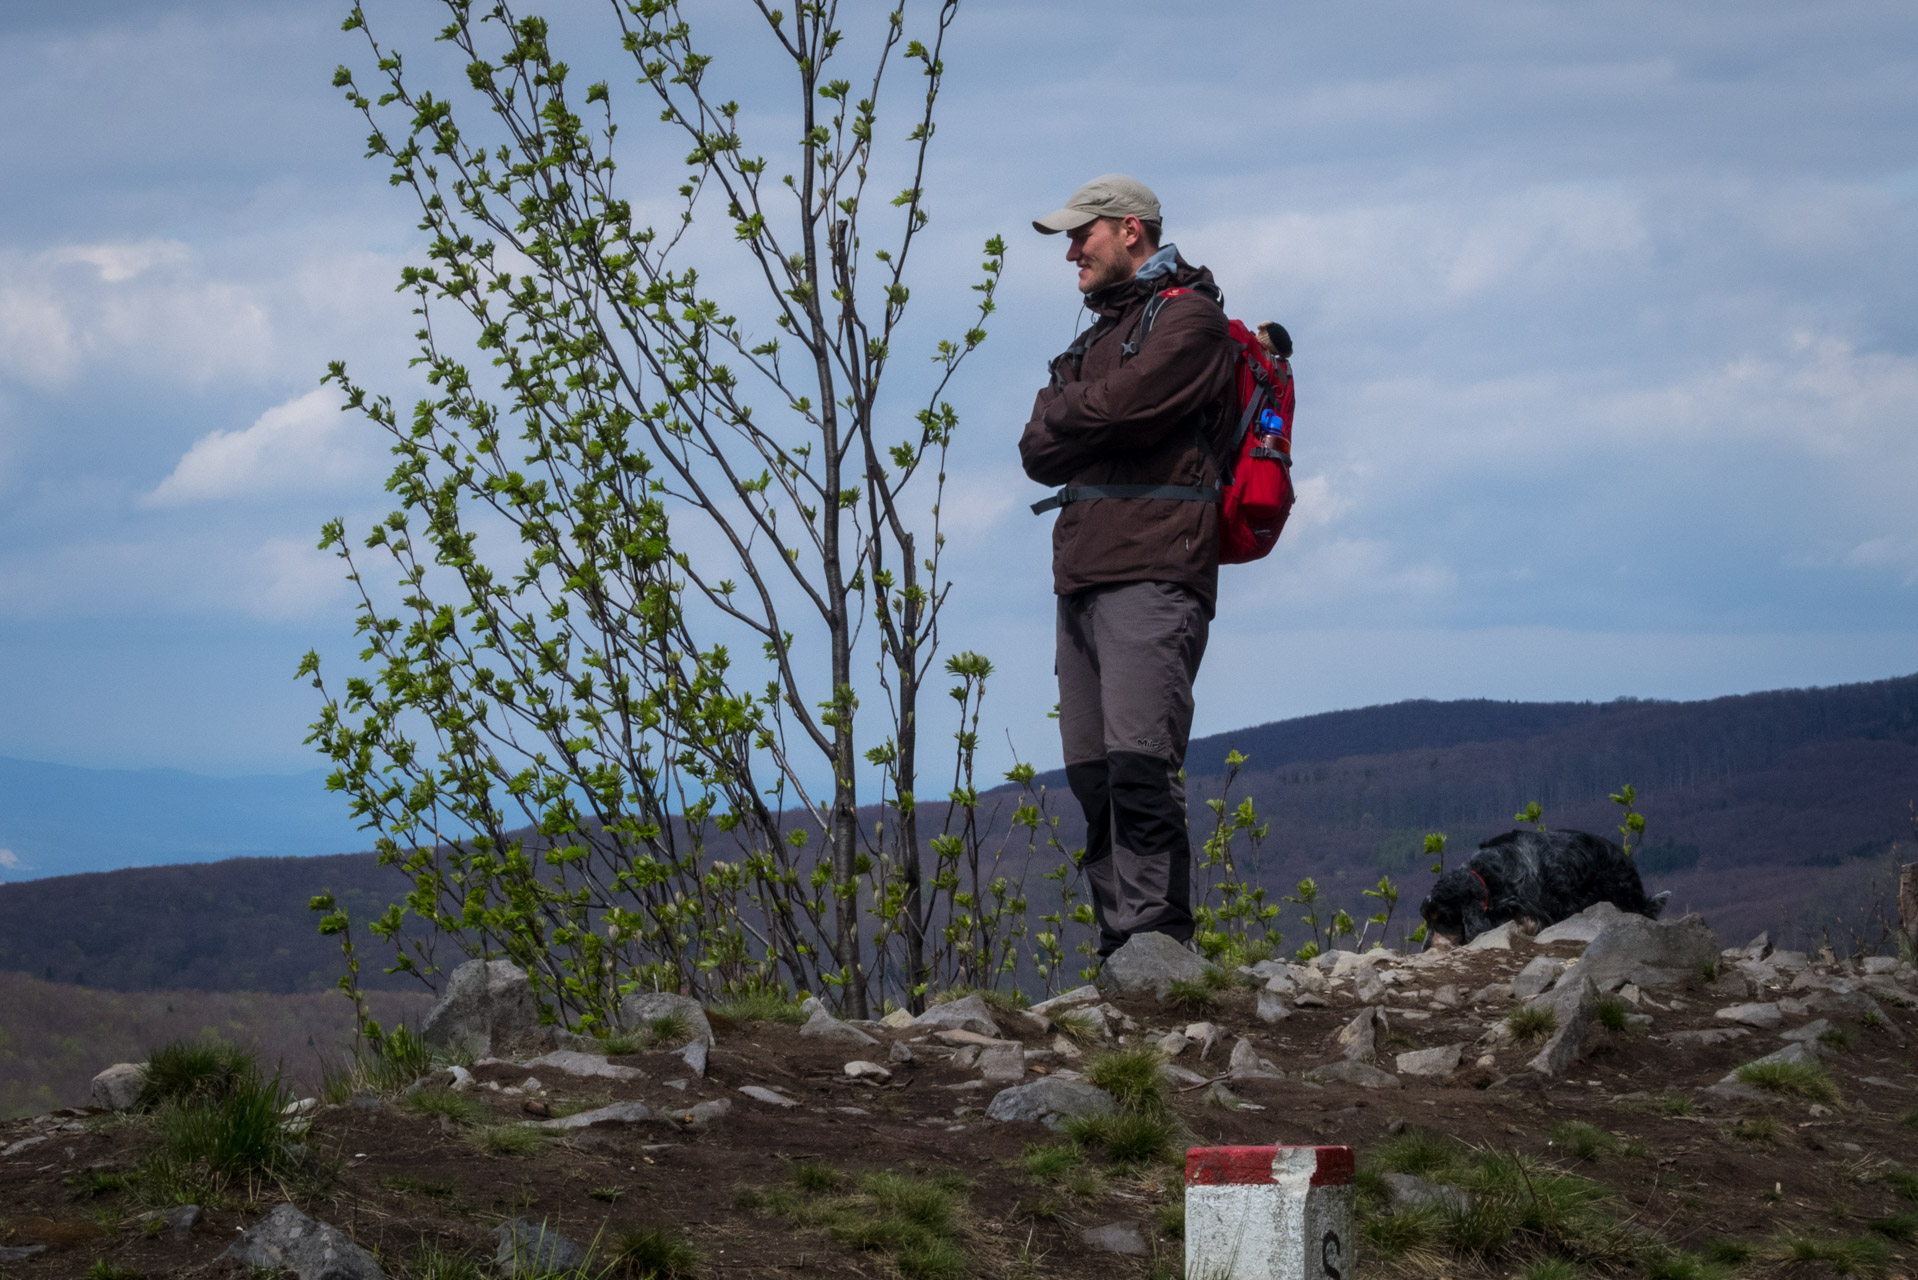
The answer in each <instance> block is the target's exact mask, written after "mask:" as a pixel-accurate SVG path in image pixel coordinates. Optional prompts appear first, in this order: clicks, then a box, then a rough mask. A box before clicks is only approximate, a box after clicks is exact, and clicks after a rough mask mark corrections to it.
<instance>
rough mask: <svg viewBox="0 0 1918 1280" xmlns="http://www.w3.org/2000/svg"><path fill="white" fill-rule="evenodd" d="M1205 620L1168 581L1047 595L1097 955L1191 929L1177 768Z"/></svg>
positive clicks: (1196, 604)
mask: <svg viewBox="0 0 1918 1280" xmlns="http://www.w3.org/2000/svg"><path fill="white" fill-rule="evenodd" d="M1210 623H1211V618H1210V616H1209V615H1208V611H1207V610H1206V608H1205V606H1204V604H1203V603H1201V602H1200V600H1199V598H1198V597H1197V596H1195V595H1193V594H1192V593H1191V592H1189V591H1187V590H1186V589H1185V588H1183V587H1179V586H1175V585H1173V584H1171V583H1168V582H1128V583H1123V584H1120V585H1118V586H1111V587H1093V588H1091V589H1089V590H1086V591H1079V592H1075V593H1073V594H1072V595H1069V596H1060V597H1059V636H1058V645H1059V648H1058V673H1059V736H1060V737H1061V739H1063V741H1064V746H1065V759H1066V783H1067V785H1069V786H1070V787H1071V788H1072V794H1073V795H1074V796H1075V797H1076V798H1077V799H1078V801H1079V807H1080V808H1081V809H1083V810H1084V811H1085V816H1086V852H1085V858H1084V859H1083V860H1082V861H1081V863H1080V866H1081V867H1082V868H1084V870H1085V874H1086V880H1087V883H1089V884H1090V885H1091V888H1092V910H1093V913H1094V915H1095V916H1096V917H1097V918H1098V923H1099V954H1100V955H1101V956H1107V955H1111V954H1112V953H1113V952H1114V951H1116V950H1118V948H1119V946H1120V945H1121V944H1122V943H1124V942H1125V940H1126V939H1127V938H1129V937H1130V936H1132V935H1133V934H1135V933H1164V934H1169V935H1170V936H1172V937H1174V938H1176V939H1178V940H1179V941H1180V942H1184V941H1186V940H1187V939H1189V938H1190V937H1191V936H1192V901H1191V898H1192V891H1191V880H1192V844H1191V841H1190V839H1189V838H1188V836H1187V834H1186V815H1185V787H1184V784H1183V783H1181V782H1180V780H1179V770H1180V768H1181V767H1182V766H1183V765H1184V764H1185V748H1186V742H1187V740H1188V739H1189V738H1190V737H1191V735H1192V681H1193V678H1194V677H1195V676H1197V675H1198V674H1199V660H1200V659H1201V658H1203V657H1204V656H1205V639H1206V632H1207V629H1208V627H1209V626H1210Z"/></svg>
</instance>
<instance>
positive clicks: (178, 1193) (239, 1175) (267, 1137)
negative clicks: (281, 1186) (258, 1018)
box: [139, 1055, 296, 1203]
mask: <svg viewBox="0 0 1918 1280" xmlns="http://www.w3.org/2000/svg"><path fill="white" fill-rule="evenodd" d="M202 1061H205V1060H204V1059H203V1060H202ZM217 1067H218V1069H217V1071H215V1072H209V1073H202V1074H200V1075H199V1076H198V1078H197V1082H195V1083H186V1084H184V1085H182V1083H181V1082H182V1081H185V1080H188V1079H191V1077H190V1076H189V1075H188V1073H186V1072H185V1071H182V1072H181V1073H180V1074H178V1075H174V1076H172V1077H170V1084H171V1085H172V1086H177V1087H176V1088H175V1091H173V1092H171V1093H169V1095H168V1097H167V1100H166V1101H164V1102H162V1103H161V1104H160V1105H159V1107H158V1109H157V1110H156V1111H155V1112H154V1116H153V1136H152V1141H151V1145H150V1147H149V1150H148V1153H147V1159H146V1162H145V1164H144V1165H142V1167H141V1170H140V1174H139V1181H140V1183H141V1189H142V1191H143V1192H144V1193H146V1194H149V1195H154V1196H157V1197H159V1198H162V1199H165V1198H167V1197H176V1198H177V1197H185V1198H186V1199H193V1198H196V1197H205V1198H208V1199H215V1200H217V1199H221V1198H222V1197H223V1196H224V1195H225V1194H226V1193H227V1192H228V1191H229V1190H236V1191H240V1192H243V1193H246V1192H250V1191H251V1190H252V1189H253V1188H255V1187H257V1186H259V1185H260V1184H261V1183H262V1182H264V1181H265V1180H267V1179H269V1178H275V1177H279V1176H281V1175H285V1174H288V1173H290V1172H291V1171H292V1170H293V1167H294V1165H295V1163H296V1162H295V1160H294V1156H293V1152H292V1151H291V1149H290V1147H289V1144H288V1142H287V1134H286V1128H285V1117H284V1116H283V1115H282V1113H281V1112H282V1108H284V1107H285V1106H286V1102H287V1092H286V1090H285V1089H284V1088H283V1087H282V1086H281V1084H280V1079H279V1077H278V1076H274V1077H273V1078H271V1079H268V1078H267V1077H266V1076H264V1075H263V1074H262V1073H261V1072H260V1069H259V1066H258V1064H256V1063H255V1062H254V1061H253V1059H252V1058H251V1056H246V1057H243V1058H241V1059H237V1060H236V1059H233V1058H231V1057H228V1056H224V1055H222V1056H220V1057H219V1058H218V1059H217ZM163 1079H168V1077H163ZM181 1202H182V1203H184V1202H185V1201H184V1200H182V1201H181Z"/></svg>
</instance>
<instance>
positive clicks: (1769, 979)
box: [1732, 960, 1783, 991]
mask: <svg viewBox="0 0 1918 1280" xmlns="http://www.w3.org/2000/svg"><path fill="white" fill-rule="evenodd" d="M1732 968H1733V970H1734V971H1736V972H1737V974H1738V976H1739V977H1741V978H1743V979H1744V980H1745V981H1746V982H1749V983H1750V984H1751V985H1752V989H1753V990H1754V991H1763V990H1764V989H1765V988H1766V987H1776V986H1780V985H1782V984H1783V979H1782V978H1780V977H1779V976H1778V970H1776V969H1774V968H1772V967H1771V966H1770V965H1769V964H1767V963H1765V962H1764V961H1763V960H1740V961H1738V962H1737V963H1736V964H1734V965H1733V966H1732Z"/></svg>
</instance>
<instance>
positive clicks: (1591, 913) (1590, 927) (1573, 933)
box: [1532, 902, 1624, 947]
mask: <svg viewBox="0 0 1918 1280" xmlns="http://www.w3.org/2000/svg"><path fill="white" fill-rule="evenodd" d="M1623 914H1624V912H1622V911H1620V910H1619V909H1618V908H1617V907H1616V906H1614V905H1612V904H1611V903H1609V902H1595V903H1593V904H1592V905H1591V906H1589V907H1587V908H1585V909H1584V910H1583V911H1581V912H1579V913H1578V914H1577V915H1575V916H1567V917H1566V918H1565V919H1563V920H1560V921H1559V922H1558V923H1557V924H1555V925H1552V926H1550V927H1549V928H1546V929H1542V930H1540V931H1539V934H1538V936H1537V937H1536V938H1534V939H1532V941H1534V942H1536V943H1538V944H1539V945H1540V946H1541V947H1543V946H1549V945H1550V944H1552V943H1554V942H1590V941H1591V940H1592V939H1593V938H1596V937H1597V936H1598V935H1599V934H1600V933H1603V932H1604V931H1605V926H1607V925H1609V924H1611V923H1612V922H1613V921H1614V920H1617V919H1618V918H1619V917H1620V916H1622V915H1623Z"/></svg>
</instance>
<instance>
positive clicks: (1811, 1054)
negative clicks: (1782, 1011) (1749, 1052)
mask: <svg viewBox="0 0 1918 1280" xmlns="http://www.w3.org/2000/svg"><path fill="white" fill-rule="evenodd" d="M1823 1056H1824V1050H1823V1049H1822V1048H1821V1047H1820V1045H1819V1043H1818V1042H1817V1041H1816V1040H1798V1041H1794V1042H1793V1043H1791V1044H1788V1045H1786V1046H1785V1047H1784V1048H1782V1049H1774V1050H1772V1051H1771V1052H1770V1053H1768V1054H1766V1055H1765V1056H1764V1057H1762V1058H1753V1059H1752V1060H1751V1061H1750V1062H1748V1063H1746V1064H1745V1066H1747V1067H1756V1066H1764V1065H1769V1064H1771V1063H1785V1064H1787V1065H1794V1066H1808V1067H1816V1066H1822V1065H1823V1063H1822V1062H1821V1061H1820V1059H1821V1058H1822V1057H1823ZM1742 1069H1743V1068H1740V1070H1742ZM1725 1078H1726V1079H1727V1080H1736V1079H1737V1078H1738V1072H1737V1071H1734V1072H1732V1073H1731V1074H1730V1075H1728V1076H1726V1077H1725Z"/></svg>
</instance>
